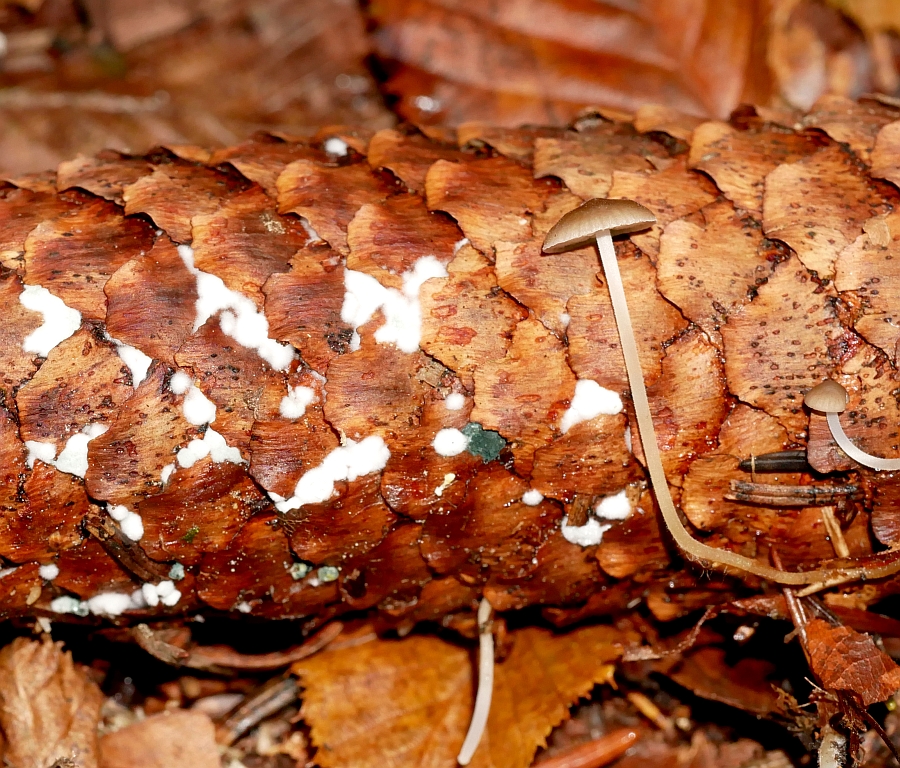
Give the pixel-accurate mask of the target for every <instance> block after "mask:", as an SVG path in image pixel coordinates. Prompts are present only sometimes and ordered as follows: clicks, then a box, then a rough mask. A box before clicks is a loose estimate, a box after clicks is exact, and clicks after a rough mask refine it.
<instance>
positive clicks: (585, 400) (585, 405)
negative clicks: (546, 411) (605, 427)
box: [559, 379, 622, 434]
mask: <svg viewBox="0 0 900 768" xmlns="http://www.w3.org/2000/svg"><path fill="white" fill-rule="evenodd" d="M621 412H622V398H621V397H619V395H618V393H616V392H613V391H612V390H611V389H605V388H604V387H601V386H600V385H599V384H598V383H597V382H596V381H594V380H593V379H579V380H578V381H577V382H576V383H575V395H574V396H573V397H572V403H571V405H569V409H568V410H567V411H566V412H565V413H564V414H563V417H562V420H561V421H560V423H559V429H560V431H561V432H562V433H563V434H565V433H566V432H568V431H569V430H570V429H571V428H572V427H574V426H575V425H576V424H579V423H581V422H582V421H588V420H589V419H593V418H596V417H597V416H600V415H601V414H605V415H608V416H612V415H613V414H616V413H621Z"/></svg>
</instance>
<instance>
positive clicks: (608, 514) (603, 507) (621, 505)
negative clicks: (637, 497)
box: [594, 491, 631, 520]
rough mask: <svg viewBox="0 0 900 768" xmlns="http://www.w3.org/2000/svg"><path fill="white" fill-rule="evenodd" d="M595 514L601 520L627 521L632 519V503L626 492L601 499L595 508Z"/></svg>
mask: <svg viewBox="0 0 900 768" xmlns="http://www.w3.org/2000/svg"><path fill="white" fill-rule="evenodd" d="M594 514H595V515H597V517H599V518H600V519H601V520H627V519H628V518H629V517H631V502H630V501H629V500H628V494H627V493H626V492H625V491H619V492H618V493H616V494H614V495H612V496H606V497H605V498H603V499H601V500H600V501H599V502H598V503H597V505H596V506H595V507H594Z"/></svg>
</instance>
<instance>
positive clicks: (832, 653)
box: [806, 619, 900, 707]
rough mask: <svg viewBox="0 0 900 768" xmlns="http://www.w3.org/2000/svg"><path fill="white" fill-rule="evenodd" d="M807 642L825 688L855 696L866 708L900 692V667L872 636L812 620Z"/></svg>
mask: <svg viewBox="0 0 900 768" xmlns="http://www.w3.org/2000/svg"><path fill="white" fill-rule="evenodd" d="M806 638H807V646H806V649H807V651H808V652H809V664H810V666H811V667H812V670H813V672H815V673H816V677H818V678H819V680H820V682H821V683H822V685H823V686H824V687H825V688H827V689H829V690H839V691H850V692H852V693H855V694H856V695H857V696H859V698H860V701H861V702H862V705H863V706H864V707H868V706H869V705H870V704H875V703H876V702H879V701H884V700H885V699H886V698H888V697H889V696H893V695H894V694H895V693H896V692H897V689H898V688H900V667H898V666H897V664H896V663H895V662H894V661H893V660H892V659H891V658H890V657H889V656H888V655H887V654H886V653H885V652H884V651H882V650H881V649H880V648H878V646H876V645H875V641H874V640H872V638H871V637H869V635H864V634H862V633H861V632H857V631H856V630H855V629H850V627H844V626H839V627H832V626H831V625H830V624H829V623H828V622H827V621H824V620H823V619H813V620H812V621H811V622H809V624H807V625H806Z"/></svg>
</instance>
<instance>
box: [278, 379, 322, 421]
mask: <svg viewBox="0 0 900 768" xmlns="http://www.w3.org/2000/svg"><path fill="white" fill-rule="evenodd" d="M315 399H316V390H314V389H313V388H312V387H291V386H288V393H287V395H286V396H285V397H282V398H281V404H280V405H279V406H278V412H279V413H280V414H281V415H282V416H284V418H286V419H299V418H301V417H302V416H303V414H304V413H306V406H307V405H309V404H310V403H312V402H314V401H315Z"/></svg>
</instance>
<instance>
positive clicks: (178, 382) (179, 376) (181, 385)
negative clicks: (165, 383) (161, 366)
mask: <svg viewBox="0 0 900 768" xmlns="http://www.w3.org/2000/svg"><path fill="white" fill-rule="evenodd" d="M193 383H194V382H193V381H192V380H191V377H190V376H188V375H187V374H186V373H185V372H184V371H175V373H173V374H172V377H171V378H170V379H169V389H170V390H171V391H172V392H173V393H174V394H176V395H183V394H184V393H185V392H187V391H188V390H189V389H190V388H191V384H193Z"/></svg>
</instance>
